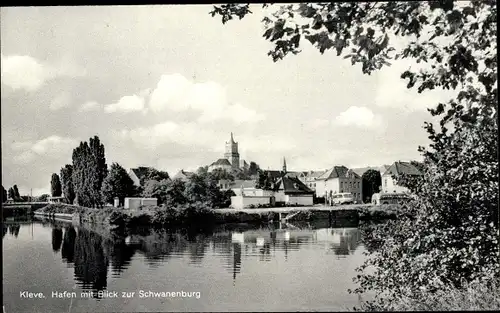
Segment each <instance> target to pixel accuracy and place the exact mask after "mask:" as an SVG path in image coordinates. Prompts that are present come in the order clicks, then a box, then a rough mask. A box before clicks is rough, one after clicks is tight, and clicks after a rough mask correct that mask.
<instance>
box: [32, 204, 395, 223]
mask: <svg viewBox="0 0 500 313" xmlns="http://www.w3.org/2000/svg"><path fill="white" fill-rule="evenodd" d="M400 212H401V208H400V207H398V206H394V205H393V206H378V207H372V206H366V205H365V206H355V207H353V208H350V209H349V210H336V209H335V208H328V207H310V208H289V209H288V211H287V210H286V209H284V208H279V209H276V210H273V209H249V210H240V211H238V210H231V209H225V210H214V209H210V208H208V207H206V206H204V205H202V204H194V205H185V206H182V207H179V208H172V207H167V208H165V207H142V208H140V209H139V210H125V209H118V208H113V207H105V208H101V209H93V208H85V207H80V206H75V205H68V204H49V205H47V206H46V207H44V208H41V209H39V210H37V211H35V214H36V215H39V216H46V217H50V218H58V219H65V220H72V221H73V222H75V223H91V224H104V225H107V226H108V227H109V228H110V229H123V228H135V227H142V226H158V227H165V226H166V227H183V226H186V225H189V226H190V227H193V226H205V225H215V224H226V223H249V224H264V223H268V222H273V221H279V220H280V218H283V217H284V216H286V215H285V214H283V213H287V214H288V215H289V216H288V218H287V221H290V222H292V221H314V220H330V221H332V220H337V219H355V220H357V219H359V220H382V219H387V218H396V217H397V216H398V214H400Z"/></svg>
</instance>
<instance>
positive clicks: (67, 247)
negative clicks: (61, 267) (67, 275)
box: [61, 226, 76, 264]
mask: <svg viewBox="0 0 500 313" xmlns="http://www.w3.org/2000/svg"><path fill="white" fill-rule="evenodd" d="M75 239H76V231H75V228H74V227H73V226H69V227H65V228H64V237H63V242H62V248H61V255H62V259H63V261H65V262H66V263H68V264H71V263H73V260H74V257H75Z"/></svg>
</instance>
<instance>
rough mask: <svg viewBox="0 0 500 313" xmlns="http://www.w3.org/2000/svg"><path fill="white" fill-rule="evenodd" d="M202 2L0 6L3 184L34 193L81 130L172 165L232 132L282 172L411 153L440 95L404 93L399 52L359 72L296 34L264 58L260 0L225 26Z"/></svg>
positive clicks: (186, 163) (115, 158)
mask: <svg viewBox="0 0 500 313" xmlns="http://www.w3.org/2000/svg"><path fill="white" fill-rule="evenodd" d="M210 10H211V6H204V5H196V6H188V5H182V6H154V7H153V6H133V7H127V6H124V7H100V8H93V7H35V8H2V9H1V18H2V21H3V23H2V26H1V35H2V39H3V40H2V46H1V48H2V66H1V67H2V86H1V91H2V96H1V101H2V151H3V153H2V164H3V166H2V167H3V169H2V184H3V185H4V186H12V185H13V184H17V185H18V187H19V189H20V192H21V194H27V193H29V192H30V189H33V194H34V195H35V194H37V193H47V192H48V191H49V190H50V175H51V174H52V173H59V171H60V168H61V167H62V166H63V165H64V164H70V163H71V153H72V150H73V149H74V148H75V147H76V146H77V145H78V143H79V142H80V141H86V140H88V138H90V137H92V136H94V135H98V136H99V137H100V138H101V141H102V142H103V144H104V146H105V148H106V161H107V163H108V165H110V164H111V163H113V162H118V163H119V164H120V165H122V166H123V167H125V168H132V167H138V166H151V167H155V168H158V169H161V170H165V171H167V172H168V173H169V174H170V175H171V176H173V175H175V173H177V172H178V171H179V170H180V169H184V170H187V171H189V170H196V169H197V168H198V167H199V166H205V165H210V164H211V163H212V162H213V161H214V160H217V159H218V158H220V157H222V154H223V152H224V142H225V141H227V140H228V138H229V134H230V133H231V132H233V133H234V137H235V141H237V142H238V143H239V144H240V146H239V149H240V154H241V159H244V160H246V161H248V162H250V161H254V162H256V163H257V164H259V165H260V166H261V168H262V169H280V168H281V166H282V160H283V157H285V158H286V160H287V165H288V167H289V168H290V170H293V171H307V170H323V169H328V168H330V167H332V166H333V165H345V166H347V167H348V168H357V167H365V166H380V165H383V164H392V163H393V162H394V161H397V160H420V159H421V156H420V154H419V153H418V151H417V148H418V146H419V145H427V144H428V140H427V134H426V133H425V131H424V130H423V129H422V126H423V124H424V121H430V120H431V117H430V114H429V113H428V112H426V107H431V106H433V105H435V104H436V103H437V102H438V101H444V100H446V99H447V96H448V94H446V93H444V92H441V91H436V92H430V93H427V94H425V95H421V94H417V93H416V92H415V91H411V92H410V91H409V90H407V89H406V88H405V82H404V81H403V80H402V79H400V77H399V76H400V73H401V72H402V71H403V70H404V69H405V67H404V66H405V64H409V63H408V62H406V61H405V62H406V63H401V62H399V63H397V62H395V63H394V64H393V66H391V67H388V68H384V69H383V70H381V71H380V72H377V73H374V74H373V75H370V76H368V75H364V74H362V72H361V69H360V68H359V67H358V66H351V64H350V62H349V61H348V60H344V59H342V58H339V57H337V56H336V55H335V53H334V52H328V53H325V54H324V55H320V54H319V53H318V52H317V51H315V49H314V48H312V47H310V46H308V45H304V49H303V52H302V53H301V54H299V55H297V56H293V57H290V58H289V59H285V60H283V61H280V62H278V63H273V62H272V60H271V58H269V57H268V56H267V51H268V50H269V49H270V45H269V44H268V43H267V42H266V41H265V40H264V38H262V25H261V24H260V23H259V22H258V21H259V20H261V19H262V16H264V14H265V13H264V11H262V10H261V8H260V6H256V7H255V8H254V9H253V12H254V14H253V16H249V18H246V19H244V20H242V21H231V23H232V24H233V25H231V27H226V26H225V25H221V23H220V21H219V20H217V19H214V18H212V17H211V16H210V15H209V14H208V12H209V11H210ZM130 21H133V23H130ZM89 25H90V26H91V27H89ZM243 34H244V36H243ZM172 43H174V44H172ZM20 73H22V75H21V74H20ZM426 104H428V105H426Z"/></svg>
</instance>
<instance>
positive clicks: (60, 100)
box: [49, 92, 71, 111]
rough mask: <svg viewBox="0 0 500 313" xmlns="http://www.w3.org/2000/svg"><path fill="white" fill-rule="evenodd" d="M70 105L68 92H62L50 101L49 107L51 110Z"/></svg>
mask: <svg viewBox="0 0 500 313" xmlns="http://www.w3.org/2000/svg"><path fill="white" fill-rule="evenodd" d="M69 106H71V96H70V94H69V93H68V92H63V93H60V94H59V95H57V96H56V97H55V98H54V99H53V100H52V101H51V102H50V106H49V108H50V109H51V110H52V111H57V110H60V109H62V108H65V107H69Z"/></svg>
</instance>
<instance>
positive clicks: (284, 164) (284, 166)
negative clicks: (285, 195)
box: [283, 157, 286, 173]
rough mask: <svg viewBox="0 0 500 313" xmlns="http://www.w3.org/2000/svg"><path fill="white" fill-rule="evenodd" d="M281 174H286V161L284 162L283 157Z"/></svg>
mask: <svg viewBox="0 0 500 313" xmlns="http://www.w3.org/2000/svg"><path fill="white" fill-rule="evenodd" d="M283 172H285V173H286V160H285V157H283Z"/></svg>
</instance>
